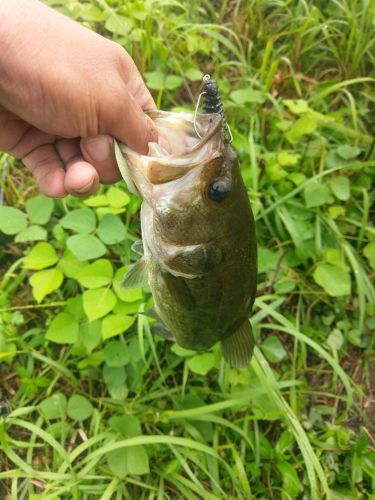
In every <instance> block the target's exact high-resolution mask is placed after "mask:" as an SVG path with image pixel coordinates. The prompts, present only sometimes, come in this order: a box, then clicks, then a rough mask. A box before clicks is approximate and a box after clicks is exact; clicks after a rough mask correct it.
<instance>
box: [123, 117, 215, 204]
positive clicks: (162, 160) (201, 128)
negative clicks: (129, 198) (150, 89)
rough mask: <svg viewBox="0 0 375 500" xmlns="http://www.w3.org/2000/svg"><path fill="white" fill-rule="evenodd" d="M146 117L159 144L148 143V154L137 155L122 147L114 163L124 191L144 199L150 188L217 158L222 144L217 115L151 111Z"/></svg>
mask: <svg viewBox="0 0 375 500" xmlns="http://www.w3.org/2000/svg"><path fill="white" fill-rule="evenodd" d="M147 114H148V116H149V117H150V118H151V119H152V120H153V122H154V124H155V126H156V128H157V130H158V132H159V138H161V140H159V143H155V142H151V143H149V154H148V155H141V154H139V153H137V152H135V151H133V150H132V149H130V148H129V147H128V146H126V145H124V144H120V145H119V149H117V148H116V153H117V154H116V158H117V163H118V166H119V168H120V171H121V173H122V176H123V178H124V180H125V182H126V184H127V186H128V189H129V190H130V191H131V192H135V193H137V194H141V196H142V197H143V198H146V199H147V192H148V191H150V189H151V188H152V185H157V184H164V183H167V182H170V181H172V180H176V179H179V178H181V177H183V176H184V175H186V174H187V173H188V172H190V171H191V170H193V169H194V168H196V167H198V166H202V164H205V163H206V162H208V161H211V160H212V159H214V158H216V157H218V156H219V155H220V150H221V143H222V142H223V141H224V137H223V133H222V123H221V116H220V114H218V113H212V114H197V115H194V113H187V112H182V113H171V112H165V111H158V110H152V111H148V112H147ZM160 142H161V143H162V144H167V147H163V146H162V145H161V144H160ZM119 156H120V157H119ZM150 184H151V186H150Z"/></svg>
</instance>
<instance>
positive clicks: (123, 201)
mask: <svg viewBox="0 0 375 500" xmlns="http://www.w3.org/2000/svg"><path fill="white" fill-rule="evenodd" d="M107 201H108V204H109V206H111V207H114V208H121V207H125V205H128V203H129V202H130V196H129V195H128V194H127V193H125V191H123V190H122V189H119V188H116V187H113V186H111V187H110V188H109V189H108V191H107Z"/></svg>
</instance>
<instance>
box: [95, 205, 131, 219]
mask: <svg viewBox="0 0 375 500" xmlns="http://www.w3.org/2000/svg"><path fill="white" fill-rule="evenodd" d="M125 212H126V209H125V208H113V207H99V208H98V209H97V210H96V213H97V216H98V218H99V220H101V219H102V218H103V217H104V216H105V215H107V214H113V215H120V214H124V213H125Z"/></svg>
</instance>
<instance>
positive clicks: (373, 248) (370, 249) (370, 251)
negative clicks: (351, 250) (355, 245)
mask: <svg viewBox="0 0 375 500" xmlns="http://www.w3.org/2000/svg"><path fill="white" fill-rule="evenodd" d="M363 253H364V255H365V257H367V258H368V260H369V263H370V266H371V267H372V269H374V271H375V241H372V242H371V243H369V244H368V245H366V246H365V247H364V249H363Z"/></svg>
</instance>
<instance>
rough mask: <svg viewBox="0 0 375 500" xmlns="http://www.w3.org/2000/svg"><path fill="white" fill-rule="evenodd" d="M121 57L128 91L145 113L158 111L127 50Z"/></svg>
mask: <svg viewBox="0 0 375 500" xmlns="http://www.w3.org/2000/svg"><path fill="white" fill-rule="evenodd" d="M121 55H122V57H121V70H122V75H123V78H124V81H125V83H126V86H127V88H128V91H129V92H130V94H131V95H132V96H133V97H134V99H135V100H136V101H137V103H138V104H139V105H140V107H141V109H142V110H143V111H147V110H150V109H156V104H155V101H154V99H153V98H152V95H151V94H150V91H149V90H148V88H147V87H146V85H145V83H144V81H143V78H142V76H141V74H140V72H139V71H138V68H137V66H136V64H135V62H134V61H133V59H132V58H131V57H130V55H129V54H128V53H127V52H126V50H123V51H122V54H121Z"/></svg>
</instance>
